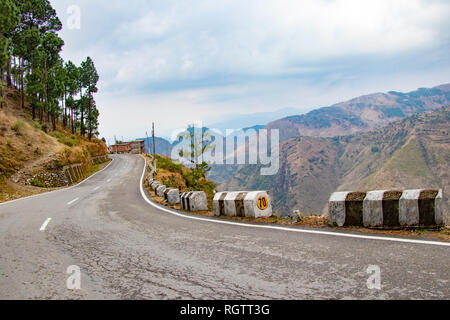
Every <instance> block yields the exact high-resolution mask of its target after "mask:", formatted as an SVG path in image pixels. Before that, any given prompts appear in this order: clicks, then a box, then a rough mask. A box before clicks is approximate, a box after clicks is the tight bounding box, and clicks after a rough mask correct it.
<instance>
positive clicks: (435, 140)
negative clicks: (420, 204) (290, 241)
mask: <svg viewBox="0 0 450 320" xmlns="http://www.w3.org/2000/svg"><path fill="white" fill-rule="evenodd" d="M449 123H450V107H443V108H440V109H438V110H436V111H433V112H426V113H422V114H418V115H414V116H412V117H410V118H407V119H405V120H402V121H399V122H396V123H392V124H389V125H387V126H386V127H383V128H381V129H378V130H375V131H371V132H366V133H361V134H355V135H349V136H340V137H334V138H320V137H297V138H293V139H289V140H287V141H284V142H283V143H282V144H281V146H280V171H279V172H278V174H277V175H276V176H268V177H263V176H261V175H260V174H259V167H258V166H243V167H240V168H238V169H236V168H235V169H234V172H233V176H232V178H230V179H228V180H225V181H224V182H222V183H221V185H220V189H221V190H228V189H230V190H233V189H236V190H237V189H255V188H256V189H261V188H263V189H268V190H270V191H271V192H272V194H273V195H274V201H275V208H276V210H277V212H278V213H280V214H287V213H289V212H290V211H292V210H294V209H298V210H301V211H302V212H304V213H306V214H311V213H317V214H319V213H324V212H326V210H325V208H326V204H327V200H328V198H329V196H330V194H331V193H332V192H334V191H336V190H375V189H388V188H396V189H407V188H408V189H409V188H412V189H415V188H442V189H443V190H444V198H445V199H444V210H445V213H446V215H447V217H448V213H449V209H450V207H449V203H448V200H447V197H446V194H447V193H448V192H449V191H450V179H449V172H450V166H449V164H450V136H449V128H450V126H449ZM222 170H227V169H226V168H223V169H222ZM228 170H232V169H231V168H228ZM232 171H233V170H232Z"/></svg>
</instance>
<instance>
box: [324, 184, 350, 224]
mask: <svg viewBox="0 0 450 320" xmlns="http://www.w3.org/2000/svg"><path fill="white" fill-rule="evenodd" d="M349 193H350V191H343V192H335V193H333V194H332V195H331V197H330V200H328V221H329V224H330V225H334V224H336V225H337V226H338V227H343V226H344V224H345V199H347V195H348V194H349Z"/></svg>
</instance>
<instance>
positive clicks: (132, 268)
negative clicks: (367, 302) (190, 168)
mask: <svg viewBox="0 0 450 320" xmlns="http://www.w3.org/2000/svg"><path fill="white" fill-rule="evenodd" d="M144 167H145V160H144V159H143V158H142V157H140V156H133V155H116V156H113V162H111V163H110V164H109V165H108V167H106V168H105V169H104V170H102V171H101V172H99V173H97V174H95V175H94V176H91V177H90V178H89V179H88V180H86V181H84V182H82V183H81V184H79V185H77V186H74V187H71V188H67V189H63V190H60V191H56V192H52V193H47V194H43V195H39V196H34V197H30V198H25V199H21V200H18V201H14V202H9V203H4V204H1V205H0V238H1V240H0V299H232V300H235V299H296V300H297V299H438V298H439V299H450V289H449V288H450V283H449V281H450V267H449V266H450V246H449V243H439V242H426V241H418V242H414V241H409V240H408V239H410V238H395V239H387V238H384V239H380V238H382V237H368V236H367V235H363V234H358V233H353V234H350V235H348V234H344V233H340V232H334V231H330V232H317V231H315V230H313V229H300V228H294V227H292V228H289V227H287V228H282V227H279V228H276V227H275V228H272V227H266V226H265V225H263V226H261V225H251V224H250V225H240V224H234V223H223V220H215V219H213V218H198V217H195V216H189V215H180V214H175V213H171V212H168V211H167V209H163V208H160V207H159V206H158V205H155V204H152V203H149V201H148V199H146V197H147V196H146V194H145V191H143V190H142V188H141V185H140V182H141V181H142V177H143V169H144ZM371 265H376V266H379V268H380V271H381V274H380V284H381V288H380V289H369V288H368V286H367V281H368V279H369V277H371V273H370V272H369V273H368V272H367V270H368V267H369V266H371ZM69 266H78V267H79V269H80V271H81V280H80V281H81V282H80V284H81V288H80V289H79V290H71V289H68V287H67V279H68V278H69V277H70V276H71V274H69V273H68V272H67V271H68V268H69Z"/></svg>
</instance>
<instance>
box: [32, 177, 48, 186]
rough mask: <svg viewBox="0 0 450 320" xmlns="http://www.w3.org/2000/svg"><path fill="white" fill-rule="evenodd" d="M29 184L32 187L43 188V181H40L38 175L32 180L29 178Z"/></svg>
mask: <svg viewBox="0 0 450 320" xmlns="http://www.w3.org/2000/svg"><path fill="white" fill-rule="evenodd" d="M31 185H32V186H33V187H39V188H45V185H44V183H42V182H41V180H39V178H38V177H34V178H33V180H31Z"/></svg>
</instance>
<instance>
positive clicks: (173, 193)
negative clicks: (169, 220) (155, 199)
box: [164, 188, 180, 204]
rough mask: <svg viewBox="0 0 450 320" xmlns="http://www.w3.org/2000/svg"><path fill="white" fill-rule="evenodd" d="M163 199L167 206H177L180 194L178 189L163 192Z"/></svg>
mask: <svg viewBox="0 0 450 320" xmlns="http://www.w3.org/2000/svg"><path fill="white" fill-rule="evenodd" d="M164 199H165V200H166V201H167V203H168V204H178V203H180V192H179V191H178V189H171V188H168V189H166V191H164Z"/></svg>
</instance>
